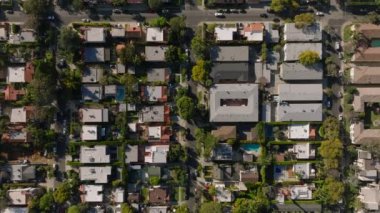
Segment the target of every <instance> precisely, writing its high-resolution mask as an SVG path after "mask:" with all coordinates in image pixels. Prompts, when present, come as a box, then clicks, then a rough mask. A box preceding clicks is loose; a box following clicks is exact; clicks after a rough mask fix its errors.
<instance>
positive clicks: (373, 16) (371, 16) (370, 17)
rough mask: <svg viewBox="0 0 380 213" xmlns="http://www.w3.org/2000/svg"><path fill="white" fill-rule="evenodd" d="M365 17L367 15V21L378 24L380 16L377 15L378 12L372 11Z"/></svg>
mask: <svg viewBox="0 0 380 213" xmlns="http://www.w3.org/2000/svg"><path fill="white" fill-rule="evenodd" d="M367 17H368V20H369V22H371V23H372V24H379V23H380V17H379V14H377V13H376V12H374V11H372V12H369V13H368V14H367Z"/></svg>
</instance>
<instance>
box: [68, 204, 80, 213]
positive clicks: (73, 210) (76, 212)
mask: <svg viewBox="0 0 380 213" xmlns="http://www.w3.org/2000/svg"><path fill="white" fill-rule="evenodd" d="M80 212H81V211H80V209H79V207H78V206H77V205H73V206H70V207H69V209H68V210H67V213H80Z"/></svg>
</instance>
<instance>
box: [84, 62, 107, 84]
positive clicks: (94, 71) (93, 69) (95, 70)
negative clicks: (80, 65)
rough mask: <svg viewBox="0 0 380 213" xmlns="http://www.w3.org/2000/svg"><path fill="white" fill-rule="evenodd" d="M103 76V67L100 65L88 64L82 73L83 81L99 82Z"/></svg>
mask: <svg viewBox="0 0 380 213" xmlns="http://www.w3.org/2000/svg"><path fill="white" fill-rule="evenodd" d="M102 77H103V69H102V68H101V67H99V66H86V67H85V68H84V70H83V73H82V83H98V82H99V81H100V79H101V78H102Z"/></svg>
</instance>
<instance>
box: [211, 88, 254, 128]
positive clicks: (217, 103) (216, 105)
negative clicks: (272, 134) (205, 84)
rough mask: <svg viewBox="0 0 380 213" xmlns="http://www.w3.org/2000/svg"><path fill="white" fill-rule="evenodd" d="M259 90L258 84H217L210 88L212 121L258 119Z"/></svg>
mask: <svg viewBox="0 0 380 213" xmlns="http://www.w3.org/2000/svg"><path fill="white" fill-rule="evenodd" d="M258 91H259V87H258V85H257V84H215V85H214V86H213V87H212V88H211V89H210V121H211V122H256V121H258V114H259V113H258V93H259V92H258ZM241 100H244V101H245V103H242V102H240V101H241ZM226 101H228V102H230V103H228V105H227V104H226V103H223V102H226Z"/></svg>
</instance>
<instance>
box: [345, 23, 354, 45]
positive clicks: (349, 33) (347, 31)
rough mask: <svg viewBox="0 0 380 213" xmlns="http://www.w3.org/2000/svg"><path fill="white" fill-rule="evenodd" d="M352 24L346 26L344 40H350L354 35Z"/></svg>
mask: <svg viewBox="0 0 380 213" xmlns="http://www.w3.org/2000/svg"><path fill="white" fill-rule="evenodd" d="M351 26H352V25H351V24H350V25H347V26H345V27H344V29H343V41H344V42H348V41H349V40H350V38H351V36H352V33H353V32H352V30H351Z"/></svg>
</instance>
